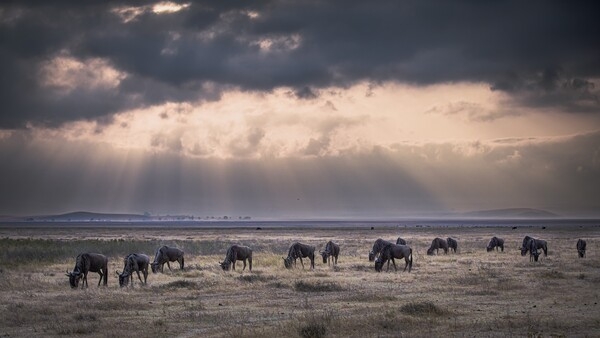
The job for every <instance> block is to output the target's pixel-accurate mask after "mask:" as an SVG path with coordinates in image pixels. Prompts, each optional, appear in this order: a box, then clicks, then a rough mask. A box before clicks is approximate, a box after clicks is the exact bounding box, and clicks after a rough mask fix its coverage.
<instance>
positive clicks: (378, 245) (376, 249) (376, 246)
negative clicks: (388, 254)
mask: <svg viewBox="0 0 600 338" xmlns="http://www.w3.org/2000/svg"><path fill="white" fill-rule="evenodd" d="M388 244H393V243H392V242H388V241H386V240H383V239H381V238H378V239H377V240H376V241H375V243H373V249H372V250H371V251H369V262H372V261H374V260H375V258H376V257H377V256H378V255H379V253H380V252H381V250H382V249H383V248H384V247H385V246H386V245H388Z"/></svg>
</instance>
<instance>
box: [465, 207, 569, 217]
mask: <svg viewBox="0 0 600 338" xmlns="http://www.w3.org/2000/svg"><path fill="white" fill-rule="evenodd" d="M460 215H461V216H465V217H473V218H555V217H560V215H557V214H555V213H552V212H550V211H546V210H540V209H532V208H508V209H492V210H478V211H471V212H465V213H462V214H460Z"/></svg>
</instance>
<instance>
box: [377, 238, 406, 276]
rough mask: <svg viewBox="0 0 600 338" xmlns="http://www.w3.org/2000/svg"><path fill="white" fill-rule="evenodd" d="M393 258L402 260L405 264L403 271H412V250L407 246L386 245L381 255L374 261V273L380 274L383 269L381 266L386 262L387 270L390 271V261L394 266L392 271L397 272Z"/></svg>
mask: <svg viewBox="0 0 600 338" xmlns="http://www.w3.org/2000/svg"><path fill="white" fill-rule="evenodd" d="M394 258H398V259H400V258H404V261H405V262H406V264H405V265H404V271H406V268H407V267H408V272H410V270H411V269H412V262H413V258H412V249H411V248H410V247H409V246H408V245H400V244H388V245H386V246H385V247H384V248H383V249H382V250H381V254H380V255H379V257H377V259H376V260H375V271H377V272H381V270H382V269H383V264H385V262H386V261H387V263H388V264H387V270H386V271H390V261H392V264H394V270H395V271H398V269H397V268H396V261H394Z"/></svg>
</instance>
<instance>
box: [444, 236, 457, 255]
mask: <svg viewBox="0 0 600 338" xmlns="http://www.w3.org/2000/svg"><path fill="white" fill-rule="evenodd" d="M446 242H448V247H449V248H450V249H451V251H454V253H456V250H457V249H458V242H457V241H456V240H455V239H454V238H450V237H448V238H447V239H446Z"/></svg>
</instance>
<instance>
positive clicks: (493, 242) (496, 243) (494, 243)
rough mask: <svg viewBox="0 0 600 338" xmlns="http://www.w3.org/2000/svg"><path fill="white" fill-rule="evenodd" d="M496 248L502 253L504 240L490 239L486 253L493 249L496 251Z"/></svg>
mask: <svg viewBox="0 0 600 338" xmlns="http://www.w3.org/2000/svg"><path fill="white" fill-rule="evenodd" d="M498 248H500V250H502V252H504V239H502V238H498V237H496V236H494V237H492V239H490V242H489V243H488V245H487V247H486V250H487V252H490V251H492V250H494V249H496V251H498Z"/></svg>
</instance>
